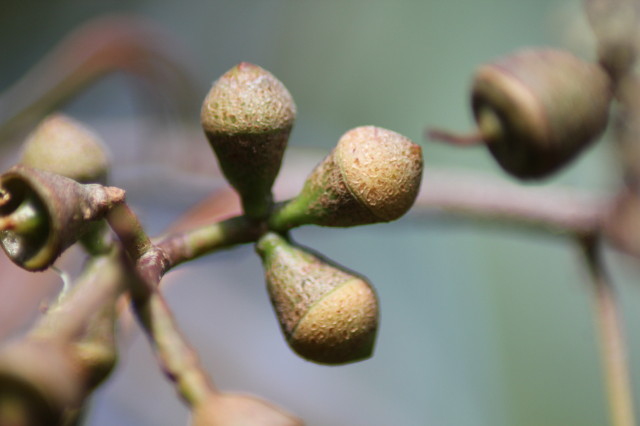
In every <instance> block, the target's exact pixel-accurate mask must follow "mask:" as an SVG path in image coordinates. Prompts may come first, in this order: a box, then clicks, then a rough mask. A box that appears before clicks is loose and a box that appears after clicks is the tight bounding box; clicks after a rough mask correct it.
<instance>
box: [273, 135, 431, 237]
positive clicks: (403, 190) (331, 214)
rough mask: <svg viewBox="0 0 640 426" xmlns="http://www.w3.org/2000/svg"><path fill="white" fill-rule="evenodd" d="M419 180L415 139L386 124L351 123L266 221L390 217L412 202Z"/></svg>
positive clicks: (340, 222)
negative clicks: (297, 189) (296, 190)
mask: <svg viewBox="0 0 640 426" xmlns="http://www.w3.org/2000/svg"><path fill="white" fill-rule="evenodd" d="M421 180H422V149H421V148H420V146H419V145H417V144H415V143H413V142H411V141H410V140H409V139H407V138H406V137H404V136H402V135H400V134H398V133H396V132H393V131H391V130H386V129H383V128H380V127H374V126H364V127H357V128H355V129H352V130H350V131H348V132H347V133H345V134H344V135H343V136H342V137H341V138H340V140H339V141H338V144H337V146H336V147H335V148H334V150H333V151H332V153H331V154H330V155H328V156H327V157H326V158H325V159H324V160H323V161H322V162H321V163H320V164H319V165H318V166H317V167H316V168H315V169H314V170H313V172H312V173H311V175H309V177H308V178H307V180H306V182H305V185H304V188H303V189H302V191H301V192H300V194H299V195H298V196H297V197H296V198H294V199H293V200H291V201H289V202H288V203H286V204H284V205H283V206H282V207H281V208H280V209H278V210H276V211H275V212H274V214H273V216H272V217H271V219H270V226H271V227H272V229H275V230H286V229H290V228H293V227H295V226H299V225H304V224H315V225H322V226H356V225H365V224H370V223H378V222H388V221H391V220H395V219H398V218H399V217H400V216H402V215H403V214H405V213H406V212H407V210H409V208H411V206H412V205H413V203H414V202H415V199H416V197H417V195H418V191H419V189H420V182H421Z"/></svg>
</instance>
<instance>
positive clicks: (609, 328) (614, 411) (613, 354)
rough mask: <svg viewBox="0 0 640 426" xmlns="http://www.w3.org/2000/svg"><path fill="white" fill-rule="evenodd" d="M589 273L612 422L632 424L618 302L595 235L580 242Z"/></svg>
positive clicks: (630, 425)
mask: <svg viewBox="0 0 640 426" xmlns="http://www.w3.org/2000/svg"><path fill="white" fill-rule="evenodd" d="M582 244H583V245H582V248H583V251H584V256H585V260H586V263H587V266H588V269H589V273H590V276H591V284H592V291H593V303H594V311H595V312H594V313H595V316H596V322H597V327H598V340H599V343H600V349H601V353H602V364H603V369H604V376H605V382H606V389H607V397H608V401H609V414H610V419H611V425H612V426H634V425H636V423H635V413H634V407H633V393H632V389H631V383H630V378H629V364H628V359H627V349H626V344H625V337H624V331H623V327H622V321H621V313H620V311H619V307H618V306H619V305H618V304H617V302H616V297H615V291H614V288H613V284H612V283H611V281H610V280H609V277H608V276H607V273H606V270H605V265H604V262H603V259H602V257H601V253H600V251H599V247H598V243H597V241H596V240H595V239H593V238H589V239H585V240H583V242H582Z"/></svg>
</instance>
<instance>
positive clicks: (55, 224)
mask: <svg viewBox="0 0 640 426" xmlns="http://www.w3.org/2000/svg"><path fill="white" fill-rule="evenodd" d="M123 201H124V191H123V190H121V189H119V188H114V187H105V186H102V185H99V184H85V185H83V184H80V183H78V182H76V181H74V180H72V179H69V178H67V177H64V176H60V175H57V174H55V173H50V172H46V171H43V170H39V169H34V168H31V167H27V166H23V165H18V166H14V167H12V168H11V169H10V170H8V171H7V172H6V173H4V174H3V175H2V176H0V246H1V247H2V249H3V250H4V251H5V253H6V254H7V256H9V258H10V259H11V260H12V261H13V262H14V263H15V264H17V265H18V266H20V267H22V268H24V269H27V270H30V271H40V270H43V269H46V268H48V267H49V266H51V264H53V262H54V261H55V260H56V259H57V258H58V256H60V254H61V253H62V252H63V251H64V250H65V249H67V248H68V247H69V246H70V245H71V244H73V243H75V242H76V241H77V239H78V238H79V237H80V236H82V235H83V234H84V233H85V232H86V231H87V230H88V229H89V226H90V225H91V224H92V223H94V222H93V221H95V220H98V219H100V218H102V217H103V216H104V214H106V213H107V212H108V211H109V209H111V208H112V207H113V206H114V205H115V204H118V203H121V202H123Z"/></svg>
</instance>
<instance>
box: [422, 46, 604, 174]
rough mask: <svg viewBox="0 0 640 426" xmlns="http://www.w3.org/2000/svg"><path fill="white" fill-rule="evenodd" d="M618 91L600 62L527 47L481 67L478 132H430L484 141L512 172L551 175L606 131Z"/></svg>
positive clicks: (475, 104) (459, 140) (476, 87)
mask: <svg viewBox="0 0 640 426" xmlns="http://www.w3.org/2000/svg"><path fill="white" fill-rule="evenodd" d="M611 98H612V88H611V81H610V79H609V77H608V75H607V73H606V72H605V71H604V70H603V69H602V67H600V66H599V65H597V64H593V63H588V62H584V61H582V60H581V59H579V58H577V57H576V56H574V55H572V54H571V53H568V52H563V51H560V50H554V49H525V50H521V51H519V52H516V53H513V54H511V55H508V56H505V57H504V58H501V59H499V60H498V61H496V62H493V63H490V64H487V65H484V66H482V67H480V68H479V69H478V70H477V72H476V74H475V77H474V80H473V87H472V93H471V104H472V108H473V114H474V116H475V119H476V122H477V124H478V131H477V133H476V134H474V135H471V136H468V137H460V136H456V135H452V134H449V133H447V132H440V131H432V132H431V134H430V135H431V137H433V138H435V139H441V140H445V141H448V142H453V143H455V144H459V145H462V144H465V145H470V144H476V143H479V142H482V143H485V144H486V145H487V146H488V148H489V150H490V152H491V154H492V155H493V156H494V157H495V159H496V160H497V161H498V163H499V164H500V166H501V167H502V168H503V169H504V170H506V171H507V172H508V173H510V174H511V175H513V176H515V177H517V178H520V179H539V178H544V177H547V176H549V175H551V174H552V173H554V172H556V171H558V170H559V169H561V168H562V167H564V166H565V165H567V164H568V163H569V162H570V161H571V160H573V159H574V158H575V157H576V156H577V155H578V154H579V153H580V152H581V151H582V150H583V149H585V148H586V147H587V146H588V145H589V144H590V143H591V142H593V141H594V140H595V139H596V138H598V136H600V134H601V133H602V132H603V131H604V129H605V127H606V125H607V121H608V115H609V105H610V103H611Z"/></svg>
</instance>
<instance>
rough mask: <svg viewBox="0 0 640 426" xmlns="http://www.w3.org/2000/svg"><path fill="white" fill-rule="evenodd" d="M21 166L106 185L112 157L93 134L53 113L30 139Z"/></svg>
mask: <svg viewBox="0 0 640 426" xmlns="http://www.w3.org/2000/svg"><path fill="white" fill-rule="evenodd" d="M20 164H24V165H25V166H29V167H35V168H37V169H41V170H46V171H48V172H52V173H57V174H59V175H62V176H66V177H68V178H70V179H73V180H76V181H78V182H81V183H102V184H104V183H105V182H106V177H107V173H108V171H109V154H108V152H107V148H106V146H105V145H104V143H103V142H102V140H101V139H100V138H99V137H98V136H97V135H96V134H95V133H94V132H92V131H91V130H89V129H88V128H86V127H85V126H83V125H82V124H81V123H79V122H78V121H76V120H74V119H72V118H70V117H68V116H65V115H62V114H54V115H51V116H49V117H47V118H46V119H45V120H43V121H42V123H41V124H40V125H39V126H38V127H37V128H36V129H35V130H34V131H33V132H32V133H31V134H30V135H29V136H28V137H27V141H26V142H25V145H24V149H23V152H22V157H21V159H20Z"/></svg>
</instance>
